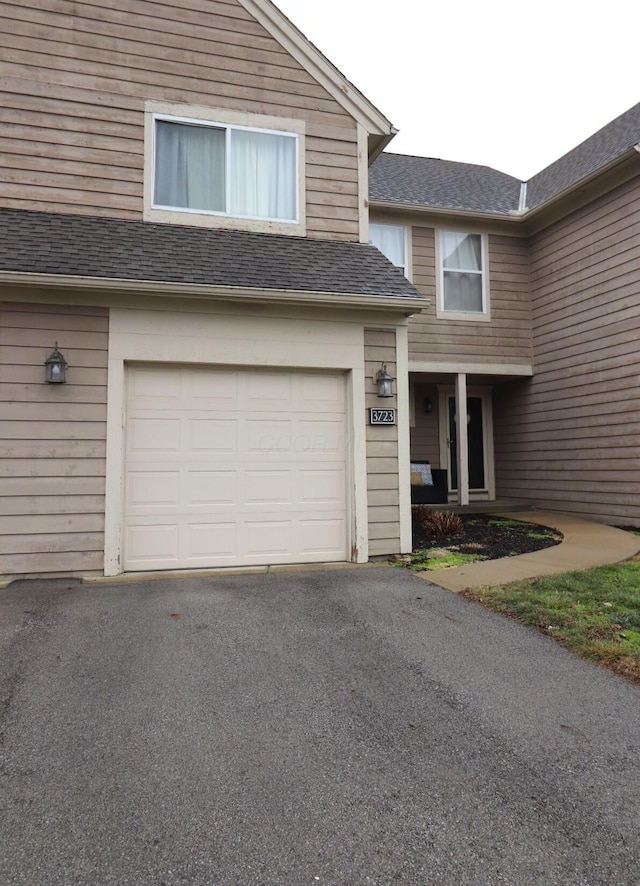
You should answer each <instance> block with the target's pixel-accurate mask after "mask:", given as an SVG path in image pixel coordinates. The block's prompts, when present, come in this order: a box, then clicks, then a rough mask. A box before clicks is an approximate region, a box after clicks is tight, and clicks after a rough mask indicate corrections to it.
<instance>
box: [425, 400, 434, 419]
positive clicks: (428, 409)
mask: <svg viewBox="0 0 640 886" xmlns="http://www.w3.org/2000/svg"><path fill="white" fill-rule="evenodd" d="M424 411H425V412H426V414H427V415H431V413H432V412H433V403H432V402H431V397H425V398H424Z"/></svg>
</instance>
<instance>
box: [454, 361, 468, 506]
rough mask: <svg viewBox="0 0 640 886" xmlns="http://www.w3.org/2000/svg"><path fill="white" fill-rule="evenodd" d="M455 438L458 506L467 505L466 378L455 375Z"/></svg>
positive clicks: (462, 374)
mask: <svg viewBox="0 0 640 886" xmlns="http://www.w3.org/2000/svg"><path fill="white" fill-rule="evenodd" d="M456 437H457V441H458V452H457V456H456V457H457V459H458V504H459V505H461V506H462V505H468V504H469V439H468V437H467V376H466V373H464V372H459V373H458V374H457V375H456Z"/></svg>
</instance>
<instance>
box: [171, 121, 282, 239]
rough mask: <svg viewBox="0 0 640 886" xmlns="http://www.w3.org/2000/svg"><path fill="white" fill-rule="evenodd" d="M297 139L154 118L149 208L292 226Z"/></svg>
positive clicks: (280, 134)
mask: <svg viewBox="0 0 640 886" xmlns="http://www.w3.org/2000/svg"><path fill="white" fill-rule="evenodd" d="M297 147H298V146H297V136H296V135H290V134H288V133H287V134H284V133H281V132H267V131H260V130H254V129H241V128H239V127H235V126H222V125H217V124H210V125H209V124H207V125H202V124H201V123H196V122H195V121H191V120H189V121H182V120H181V121H178V120H172V119H169V118H160V117H156V125H155V179H154V206H159V207H164V208H167V209H183V210H186V211H195V212H219V213H222V214H224V215H233V216H238V217H240V218H260V219H270V220H273V221H284V222H296V221H297V220H298V207H297V202H298V201H297V196H298V195H297V184H298V175H297V165H298V164H297Z"/></svg>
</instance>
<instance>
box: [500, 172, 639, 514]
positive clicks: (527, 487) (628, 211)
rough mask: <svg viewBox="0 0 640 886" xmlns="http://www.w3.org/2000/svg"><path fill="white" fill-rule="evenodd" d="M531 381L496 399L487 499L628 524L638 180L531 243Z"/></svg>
mask: <svg viewBox="0 0 640 886" xmlns="http://www.w3.org/2000/svg"><path fill="white" fill-rule="evenodd" d="M531 283H532V298H533V342H534V367H535V375H534V377H533V379H531V380H530V381H529V382H526V383H520V384H513V385H510V386H508V387H505V388H504V389H503V388H500V389H497V390H496V397H495V416H496V448H497V459H496V465H497V472H498V478H497V479H498V484H499V494H500V495H505V496H515V497H522V498H527V499H530V500H532V501H535V502H538V503H539V504H540V505H543V506H544V507H545V508H550V509H557V510H561V511H571V512H573V513H577V514H581V515H584V516H586V517H589V518H593V519H595V520H602V521H605V522H609V523H618V524H631V525H640V504H639V502H640V386H639V381H640V376H639V374H638V341H639V340H640V303H639V301H638V291H639V288H640V180H638V179H636V180H635V181H634V182H630V183H627V184H625V185H622V186H621V187H619V188H617V189H616V190H615V191H613V192H611V193H610V194H608V195H606V196H605V197H601V198H599V199H598V200H596V201H594V202H593V203H592V204H590V205H588V206H586V207H584V208H582V209H580V210H579V211H577V212H575V213H574V214H572V215H571V216H569V217H568V218H566V219H565V220H563V221H561V222H558V223H556V224H554V225H553V226H552V227H550V228H548V229H547V230H544V231H542V232H540V233H538V234H536V235H535V236H534V237H532V240H531Z"/></svg>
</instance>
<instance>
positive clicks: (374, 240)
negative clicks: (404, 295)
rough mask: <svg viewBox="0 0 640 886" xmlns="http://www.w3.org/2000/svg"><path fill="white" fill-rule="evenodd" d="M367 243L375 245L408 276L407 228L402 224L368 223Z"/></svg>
mask: <svg viewBox="0 0 640 886" xmlns="http://www.w3.org/2000/svg"><path fill="white" fill-rule="evenodd" d="M369 243H371V244H372V245H373V246H375V247H377V248H378V249H379V250H380V252H381V253H382V254H383V255H384V256H386V257H387V258H388V259H389V261H390V262H391V264H392V265H395V266H396V267H397V268H400V270H401V271H402V273H403V274H404V275H405V276H407V277H408V276H409V267H408V265H409V262H408V258H407V251H408V250H407V229H406V228H405V227H404V225H387V224H380V223H379V222H371V223H370V224H369Z"/></svg>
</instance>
